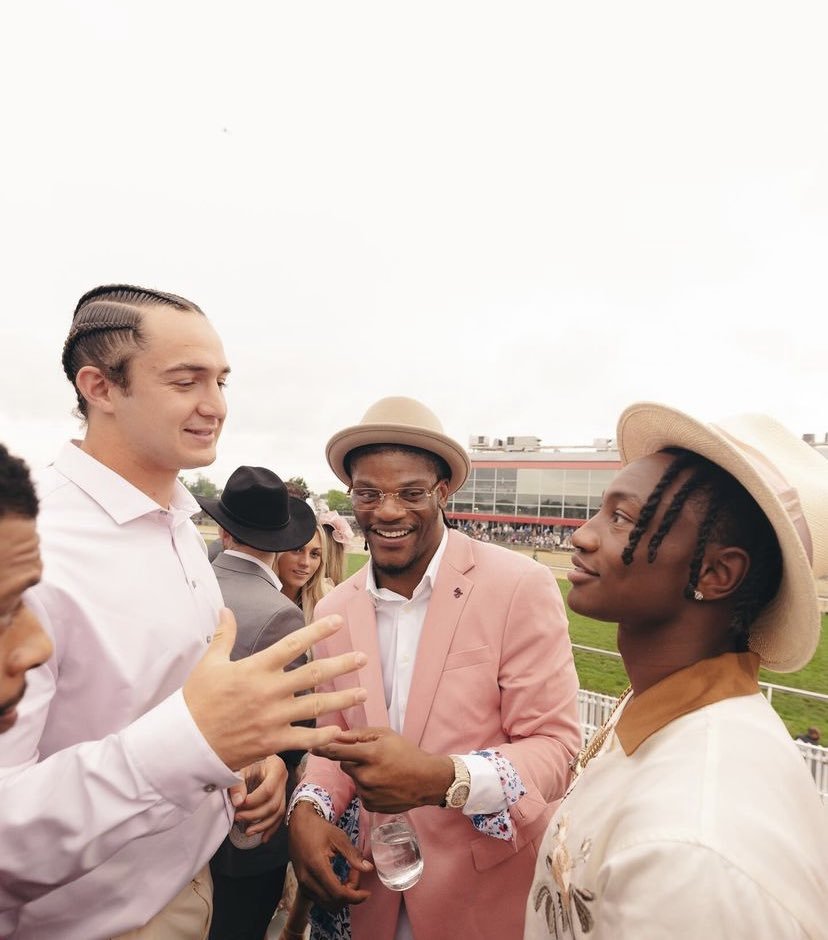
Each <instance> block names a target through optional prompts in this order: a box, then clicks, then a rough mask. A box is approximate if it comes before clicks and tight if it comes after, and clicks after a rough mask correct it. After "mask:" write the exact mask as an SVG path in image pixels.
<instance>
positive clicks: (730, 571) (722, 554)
mask: <svg viewBox="0 0 828 940" xmlns="http://www.w3.org/2000/svg"><path fill="white" fill-rule="evenodd" d="M749 569H750V555H748V553H747V552H746V551H745V550H744V549H743V548H739V547H738V546H735V545H729V546H721V545H711V546H709V547H708V549H707V551H706V552H705V553H704V561H703V562H702V566H701V573H700V574H699V583H698V589H699V590H700V591H701V592H702V594H704V599H705V600H706V601H715V600H721V599H722V598H725V597H729V596H730V595H731V594H732V593H733V592H734V591H735V590H736V589H737V588H738V587H739V585H740V584H741V583H742V581H744V580H745V575H747V573H748V570H749Z"/></svg>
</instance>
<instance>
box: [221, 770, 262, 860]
mask: <svg viewBox="0 0 828 940" xmlns="http://www.w3.org/2000/svg"><path fill="white" fill-rule="evenodd" d="M263 780H264V768H263V767H262V765H261V764H258V765H257V766H256V767H255V769H254V770H253V772H252V773H250V774H249V775H248V777H247V792H248V793H252V792H253V791H254V790H255V789H256V787H258V786H259V784H260V783H261V782H262V781H263ZM250 825H252V823H251V824H250ZM247 826H248V824H247V823H245V822H241V821H240V820H234V821H233V826H232V828H231V829H230V833H229V836H230V842H231V843H232V844H233V845H235V847H236V848H237V849H255V848H256V846H257V845H261V842H262V836H263V835H264V833H263V832H257V833H255V834H254V835H252V836H249V835H248V834H247Z"/></svg>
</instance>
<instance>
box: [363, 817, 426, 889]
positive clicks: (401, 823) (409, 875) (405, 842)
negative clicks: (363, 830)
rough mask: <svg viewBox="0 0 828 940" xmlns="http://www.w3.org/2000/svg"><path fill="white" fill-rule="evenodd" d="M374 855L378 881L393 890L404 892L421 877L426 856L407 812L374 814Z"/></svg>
mask: <svg viewBox="0 0 828 940" xmlns="http://www.w3.org/2000/svg"><path fill="white" fill-rule="evenodd" d="M371 854H372V855H373V857H374V868H375V869H376V870H377V875H378V876H379V880H380V881H381V882H382V883H383V884H384V885H385V887H386V888H390V889H391V890H392V891H405V890H406V889H408V888H412V887H413V886H414V885H415V884H417V882H418V881H419V880H420V876H421V875H422V873H423V857H422V855H421V854H420V843H419V842H418V840H417V833H416V832H415V831H414V826H413V825H412V824H411V820H410V819H409V818H408V816H407V815H406V814H405V813H400V814H398V815H394V816H386V815H384V814H381V813H374V814H372V820H371Z"/></svg>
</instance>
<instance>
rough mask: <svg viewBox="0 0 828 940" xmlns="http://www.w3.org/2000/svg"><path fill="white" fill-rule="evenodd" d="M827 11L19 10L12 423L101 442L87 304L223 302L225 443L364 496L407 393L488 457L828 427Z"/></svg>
mask: <svg viewBox="0 0 828 940" xmlns="http://www.w3.org/2000/svg"><path fill="white" fill-rule="evenodd" d="M827 10H828V8H827V7H826V5H825V3H824V2H822V0H820V2H797V3H782V2H780V3H763V2H757V0H752V2H734V0H716V2H704V0H702V2H695V3H692V4H673V3H664V2H662V0H657V2H652V3H639V2H624V3H618V2H603V3H602V2H593V3H578V4H573V3H562V2H544V3H531V2H526V3H521V2H513V3H506V2H503V3H498V4H494V3H486V2H480V0H475V2H472V3H458V2H451V0H442V2H439V3H429V2H422V0H420V2H417V3H416V4H415V3H410V4H400V3H393V2H388V0H383V2H376V3H343V2H341V0H340V2H334V3H324V2H315V3H291V4H287V3H276V2H267V3H264V2H261V3H254V2H248V3H245V2H234V3H228V2H222V3H216V2H205V0H199V2H190V0H182V2H175V0H162V2H153V0H140V2H138V0H135V2H133V0H122V2H118V0H100V2H93V0H89V2H83V0H75V2H72V3H69V2H58V0H42V2H39V3H38V2H33V3H27V4H11V3H9V4H4V5H3V7H2V11H0V83H2V87H3V89H4V94H3V108H2V112H1V113H2V122H3V127H2V158H0V167H2V172H0V251H1V254H0V258H2V262H0V263H2V271H3V295H2V296H3V307H4V309H3V312H2V334H1V335H2V349H3V369H2V394H0V440H3V441H4V442H5V443H6V444H7V445H8V446H9V447H10V448H11V449H12V450H13V451H15V452H16V453H18V454H21V455H22V456H24V457H26V458H27V459H29V461H30V462H31V463H32V464H33V465H40V464H43V463H46V462H48V461H49V460H50V459H51V458H52V457H53V455H54V454H55V452H56V451H57V449H58V448H59V446H60V444H61V442H62V441H63V440H64V439H65V438H66V437H68V436H70V435H72V434H73V433H76V428H77V423H76V422H75V421H74V420H73V419H72V418H71V417H70V412H71V408H72V404H73V398H74V396H73V393H72V390H71V388H70V386H69V384H68V383H67V382H66V380H65V379H64V378H63V376H62V372H61V369H60V348H61V345H62V343H63V339H64V338H65V335H66V332H67V330H68V326H69V322H70V317H71V313H72V310H73V308H74V305H75V302H76V301H77V299H78V297H79V296H80V295H81V294H82V293H83V292H84V291H86V290H87V289H89V288H91V287H93V286H95V285H96V284H101V283H111V282H121V281H126V282H131V283H136V284H141V285H145V286H152V287H157V288H160V289H163V290H170V291H174V292H176V293H181V294H184V295H186V296H187V297H190V298H191V299H193V300H195V301H196V302H197V303H198V304H200V305H201V306H202V307H203V309H204V310H205V312H206V313H207V315H208V316H209V317H210V318H211V319H212V321H213V322H214V324H215V326H216V328H217V329H218V331H219V333H220V334H221V336H222V337H223V339H224V343H225V348H226V351H227V354H228V357H229V360H230V362H231V365H232V367H233V375H232V379H231V383H230V387H229V389H228V399H229V405H230V413H229V416H228V419H227V423H226V425H225V431H224V434H223V437H222V440H221V442H220V444H219V460H218V461H217V463H216V464H215V465H214V466H213V467H212V468H208V469H207V470H206V471H205V472H206V473H207V475H208V476H210V477H211V478H212V479H214V480H215V482H217V483H218V484H219V485H223V483H224V480H225V479H226V477H227V476H228V475H229V474H230V472H232V470H233V469H234V468H235V467H236V466H238V465H239V464H242V463H249V464H264V465H268V466H270V467H272V468H273V469H274V470H276V472H277V473H279V474H280V475H281V476H283V477H285V478H287V477H289V476H294V475H302V476H304V477H305V478H306V479H307V481H308V483H309V484H310V485H311V486H312V487H313V488H314V489H317V490H326V489H328V487H330V486H333V485H337V484H336V480H335V478H334V477H333V475H332V473H331V472H330V470H329V469H328V468H327V465H326V463H325V460H324V445H325V442H326V441H327V439H328V438H329V437H330V435H331V434H332V433H334V432H335V431H336V430H338V429H340V428H341V427H344V426H346V425H348V424H352V423H356V422H357V421H358V420H359V419H360V418H361V416H362V414H363V412H364V411H365V409H366V408H367V407H368V405H369V404H371V403H372V402H373V401H375V400H376V399H378V398H381V397H383V396H385V395H392V394H403V395H411V396H414V397H417V398H420V399H422V400H423V401H425V402H426V403H427V404H428V405H429V406H431V407H432V408H433V409H434V410H435V411H436V412H437V413H438V414H439V415H440V416H441V418H442V420H443V423H444V425H445V428H446V430H447V432H448V433H450V434H452V435H454V436H455V437H456V438H457V439H459V440H460V441H462V442H463V443H467V441H468V437H469V435H471V434H484V435H489V436H497V437H503V436H506V435H509V434H533V435H536V436H538V437H540V438H541V439H542V440H543V441H544V442H545V443H550V444H551V443H590V442H591V441H592V440H593V439H594V438H596V437H606V436H612V435H613V433H614V428H615V421H616V418H617V417H618V414H619V412H620V411H621V410H622V409H623V408H624V407H625V406H626V405H628V404H629V403H631V402H632V401H635V400H637V399H641V398H652V399H657V400H660V401H663V402H665V403H667V404H671V405H674V406H677V407H680V408H683V409H685V410H688V411H690V412H691V413H693V414H694V415H696V416H698V417H701V418H704V419H715V418H717V417H722V416H724V415H726V414H732V413H735V412H740V411H746V410H756V411H766V412H769V413H771V414H773V415H775V416H776V417H778V418H779V419H780V420H782V421H783V422H784V423H786V424H788V425H789V426H790V427H791V429H792V430H794V431H795V432H796V433H803V432H814V433H816V434H818V435H819V436H823V435H824V434H825V433H826V432H828V404H826V402H827V401H828V395H827V394H826V391H827V390H828V389H827V388H826V385H827V379H826V376H827V375H828V370H826V363H828V317H826V307H827V306H828V278H826V270H827V269H828V267H827V266H826V258H828V123H826V118H825V114H826V101H825V98H826V89H828V55H826V53H825V37H826V26H828V12H826V11H827Z"/></svg>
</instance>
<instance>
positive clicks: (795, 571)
mask: <svg viewBox="0 0 828 940" xmlns="http://www.w3.org/2000/svg"><path fill="white" fill-rule="evenodd" d="M665 447H683V448H685V449H686V450H691V451H694V452H695V453H697V454H701V455H702V456H703V457H707V458H708V460H711V461H713V462H714V463H716V464H718V465H719V466H720V467H722V468H724V469H725V470H727V471H728V473H730V474H731V475H732V476H734V477H735V478H736V479H737V480H738V481H739V482H740V483H741V484H742V486H744V488H745V489H746V490H747V491H748V492H749V493H750V494H751V496H753V498H754V499H755V500H756V502H757V503H758V504H759V506H760V508H761V509H762V511H763V512H764V513H765V515H766V516H767V517H768V519H769V521H770V523H771V525H772V526H773V528H774V531H775V532H776V537H777V539H778V540H779V547H780V549H781V551H782V583H781V584H780V586H779V591H778V593H777V595H776V597H775V598H774V599H773V601H771V603H770V604H768V606H767V607H765V608H764V609H763V610H762V612H761V613H760V614H759V616H758V617H757V618H756V620H755V621H754V623H753V624H752V625H751V627H750V647H751V649H752V650H754V651H755V652H757V653H758V654H759V656H760V658H761V661H762V665H763V666H765V667H766V668H767V669H772V670H774V671H775V672H795V671H796V670H797V669H801V668H802V667H803V666H804V665H805V664H806V663H807V662H808V661H809V660H810V659H811V657H812V656H813V654H814V651H815V650H816V647H817V644H818V643H819V635H820V627H821V616H820V611H819V603H818V597H817V591H816V584H815V581H814V577H824V576H826V575H828V461H826V459H825V458H824V457H823V456H822V455H821V454H820V453H819V452H818V451H816V450H815V449H814V448H813V447H811V446H809V445H808V444H806V443H805V441H803V440H801V439H800V438H798V437H797V436H796V435H795V434H792V433H791V432H790V431H789V430H788V429H787V428H785V427H783V426H782V425H781V424H779V423H778V422H777V421H775V420H774V419H773V418H770V417H768V416H767V415H758V414H747V415H739V416H736V417H732V418H727V419H725V420H723V421H720V422H719V423H718V424H703V423H701V422H700V421H697V420H696V419H695V418H691V417H689V416H688V415H686V414H683V413H682V412H680V411H676V410H675V409H674V408H668V407H666V406H665V405H659V404H655V403H652V402H640V403H637V404H634V405H631V406H630V407H629V408H627V409H626V410H625V411H624V413H623V414H622V415H621V417H620V418H619V420H618V448H619V450H620V452H621V459H622V460H623V461H624V463H629V462H630V461H632V460H637V459H638V458H639V457H645V456H647V455H648V454H653V453H655V452H657V451H660V450H663V449H664V448H665Z"/></svg>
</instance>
